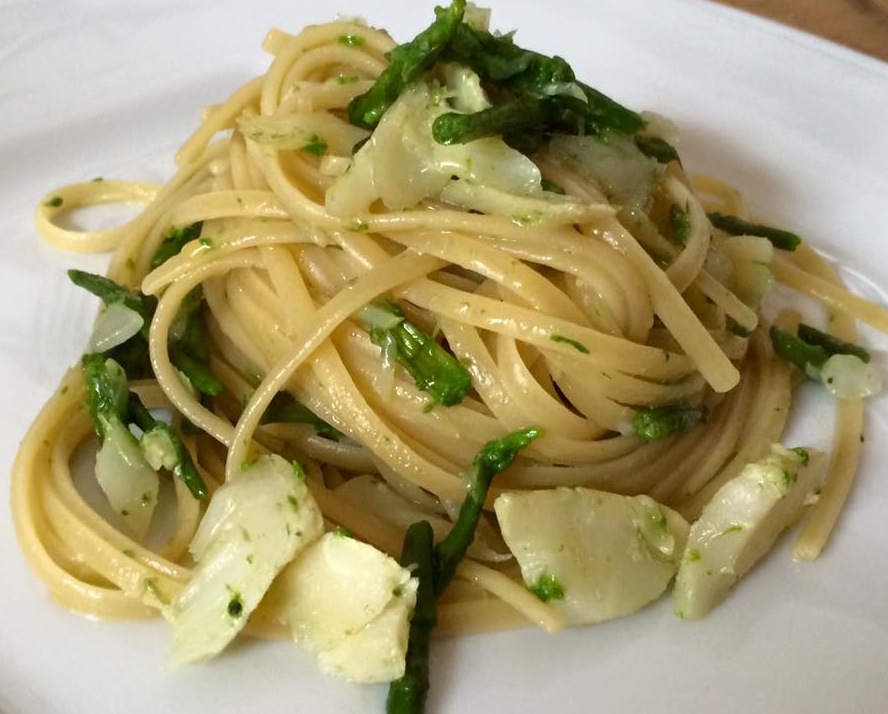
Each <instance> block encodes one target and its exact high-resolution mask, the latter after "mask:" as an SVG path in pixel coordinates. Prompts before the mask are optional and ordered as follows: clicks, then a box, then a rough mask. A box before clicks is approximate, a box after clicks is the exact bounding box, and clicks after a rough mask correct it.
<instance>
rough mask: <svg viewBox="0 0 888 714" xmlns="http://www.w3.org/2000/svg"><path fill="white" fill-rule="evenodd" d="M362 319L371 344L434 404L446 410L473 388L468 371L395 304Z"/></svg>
mask: <svg viewBox="0 0 888 714" xmlns="http://www.w3.org/2000/svg"><path fill="white" fill-rule="evenodd" d="M380 315H381V316H382V318H383V319H380V318H379V316H380ZM361 317H362V320H363V321H364V322H365V324H367V325H368V326H369V328H370V339H371V340H372V341H373V344H375V345H379V346H380V347H382V348H383V350H387V351H388V350H390V351H391V353H392V355H393V356H394V358H395V359H396V360H397V361H398V362H399V363H400V364H401V365H403V366H404V368H405V369H406V370H407V371H408V372H409V373H410V375H411V376H412V377H413V379H414V380H415V381H416V386H417V387H418V388H419V389H421V390H422V391H424V392H428V393H429V394H430V395H431V396H432V398H433V399H434V400H435V402H437V403H438V404H443V405H444V406H448V407H449V406H452V405H454V404H458V403H459V402H461V401H462V400H463V399H465V398H466V396H468V393H469V391H470V390H471V388H472V375H471V374H470V373H469V371H468V370H467V369H466V368H465V367H464V366H463V365H462V364H461V363H460V362H459V360H457V359H456V357H454V356H453V355H452V354H450V353H449V352H448V351H447V350H445V349H444V348H443V347H442V346H441V345H440V344H438V342H437V341H436V340H435V339H434V338H433V337H432V336H431V335H429V334H428V333H426V332H424V331H423V330H421V329H420V328H419V327H417V326H416V325H414V324H413V323H412V322H409V321H408V320H406V319H404V313H403V312H401V310H400V308H398V307H397V306H396V305H395V304H394V303H392V302H388V301H384V302H379V303H374V304H373V305H372V306H370V309H365V310H364V311H363V312H362V313H361Z"/></svg>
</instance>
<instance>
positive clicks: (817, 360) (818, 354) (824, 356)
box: [769, 325, 829, 371]
mask: <svg viewBox="0 0 888 714" xmlns="http://www.w3.org/2000/svg"><path fill="white" fill-rule="evenodd" d="M769 334H770V336H771V345H772V346H773V347H774V352H775V353H776V354H777V356H778V357H782V358H783V359H785V360H786V361H787V362H792V364H794V365H795V366H796V367H798V368H799V369H801V370H803V371H806V370H807V369H808V368H809V367H813V368H814V369H820V368H821V367H822V366H823V363H824V362H826V360H828V359H829V352H827V351H826V350H825V349H824V348H823V347H822V346H820V345H812V344H809V343H807V342H806V341H805V340H803V339H802V338H801V337H798V336H796V335H794V334H792V333H791V332H789V331H788V330H784V329H782V328H780V327H777V326H776V325H772V326H771V329H770V331H769Z"/></svg>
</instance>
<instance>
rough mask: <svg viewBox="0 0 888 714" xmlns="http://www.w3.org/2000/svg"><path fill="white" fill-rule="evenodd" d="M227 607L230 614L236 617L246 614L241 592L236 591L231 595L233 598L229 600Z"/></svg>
mask: <svg viewBox="0 0 888 714" xmlns="http://www.w3.org/2000/svg"><path fill="white" fill-rule="evenodd" d="M226 609H227V611H228V616H229V617H233V618H235V619H237V618H239V617H240V616H241V615H243V614H244V602H243V599H242V598H241V595H240V593H234V594H233V595H232V596H231V599H230V600H229V601H228V607H227V608H226Z"/></svg>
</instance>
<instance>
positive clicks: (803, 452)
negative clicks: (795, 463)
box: [792, 446, 811, 466]
mask: <svg viewBox="0 0 888 714" xmlns="http://www.w3.org/2000/svg"><path fill="white" fill-rule="evenodd" d="M792 451H794V452H795V453H796V454H798V456H799V463H801V465H802V466H807V465H808V462H809V461H810V460H811V455H810V454H809V453H808V450H807V449H804V448H802V447H801V446H797V447H795V448H794V449H792Z"/></svg>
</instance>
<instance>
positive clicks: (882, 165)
mask: <svg viewBox="0 0 888 714" xmlns="http://www.w3.org/2000/svg"><path fill="white" fill-rule="evenodd" d="M300 5H302V4H301V3H298V2H293V0H288V1H287V2H284V1H283V0H280V1H275V0H264V1H256V2H251V3H249V4H247V3H234V2H228V3H221V2H209V1H208V0H179V1H175V2H174V1H173V0H162V1H155V0H150V1H149V0H141V1H139V2H126V3H121V2H113V3H112V2H110V1H109V0H77V1H72V2H67V3H64V4H62V3H52V4H50V3H48V2H31V3H22V2H15V1H13V0H2V1H0V10H2V12H3V17H4V21H3V23H2V26H0V231H2V232H0V236H2V238H0V240H2V245H3V248H2V259H0V294H2V296H3V298H4V299H3V300H2V302H0V344H2V349H0V365H2V370H0V375H2V376H0V380H2V394H3V396H4V405H3V409H2V410H0V420H2V421H0V483H2V492H3V493H8V478H9V477H8V471H9V467H10V464H11V463H12V459H13V456H14V452H15V448H16V445H17V443H18V440H19V439H20V438H21V436H22V435H23V433H24V430H25V429H26V427H27V425H28V423H29V422H30V420H31V419H32V418H33V417H34V415H35V414H36V412H37V410H38V408H39V406H40V405H41V403H42V402H43V400H44V399H45V398H46V397H47V396H48V395H49V394H50V392H51V390H52V389H53V387H54V385H55V384H56V383H57V380H58V379H59V377H60V376H61V374H62V372H63V369H64V368H65V367H66V366H67V365H69V364H71V363H73V362H74V361H75V360H77V359H78V357H79V355H80V352H81V350H82V347H83V345H84V344H85V340H86V338H87V335H88V332H89V329H90V324H91V322H92V319H93V314H94V310H95V307H96V306H95V302H94V301H93V300H91V299H90V298H89V296H86V295H85V294H82V293H81V291H78V290H77V289H75V288H73V287H72V286H71V285H70V284H69V283H68V282H67V280H66V279H65V277H64V270H65V269H66V268H68V267H72V266H78V267H84V268H87V269H92V270H101V269H102V268H103V266H104V259H103V258H97V257H82V256H71V255H62V254H60V253H58V252H56V251H54V250H52V249H49V248H47V247H45V246H43V245H41V244H40V243H39V241H38V239H37V236H36V234H35V232H34V229H33V227H32V218H31V217H32V212H33V207H34V205H35V204H36V202H37V201H38V200H39V198H40V197H41V196H42V195H44V194H45V193H47V192H48V191H50V190H52V188H53V187H55V186H57V185H60V184H62V183H66V182H70V181H75V180H82V179H89V178H92V177H95V176H107V177H112V176H115V177H137V178H144V179H152V180H163V179H165V178H166V177H167V176H168V175H169V174H170V172H171V170H172V162H171V156H172V153H173V150H174V149H175V147H176V146H177V144H178V143H179V142H180V141H181V140H182V139H183V138H184V137H185V136H186V135H187V134H188V133H189V132H190V131H191V129H192V128H193V127H194V125H195V123H196V122H197V120H198V116H199V111H200V108H201V107H202V106H203V105H204V104H208V103H212V102H214V101H218V100H219V99H221V98H224V97H225V96H227V94H228V93H229V92H230V91H231V90H233V89H234V88H235V87H237V86H238V85H239V84H241V83H242V82H244V81H245V80H246V79H248V78H249V77H251V76H252V75H254V74H256V73H258V72H260V71H262V69H263V68H264V66H265V64H266V58H265V57H264V56H263V55H262V53H261V51H260V50H259V43H260V41H261V39H262V37H263V35H264V33H265V31H266V29H267V28H268V27H271V26H275V25H276V26H280V27H283V28H286V29H292V30H296V29H298V28H300V27H301V26H302V25H304V24H307V23H310V22H318V21H323V20H327V19H331V18H332V17H333V16H334V15H335V14H337V13H339V12H342V13H345V14H352V15H354V14H357V15H362V16H364V17H366V18H368V19H370V20H371V21H372V22H373V23H374V24H377V25H385V26H387V27H389V28H390V29H391V31H392V34H393V35H394V36H395V37H396V38H399V39H407V38H409V37H410V36H412V34H414V33H415V32H416V31H417V30H419V29H420V28H422V27H424V26H425V25H426V24H427V22H428V21H429V18H430V17H431V4H430V3H418V2H411V3H407V2H406V0H401V2H398V0H374V1H373V2H369V1H367V0H364V1H363V2H362V1H361V0H332V1H331V2H329V3H314V4H312V5H311V6H309V7H300ZM492 5H493V6H494V16H493V17H494V25H495V27H497V28H501V29H503V30H510V29H513V28H517V29H518V31H519V34H518V40H519V41H520V43H521V44H523V45H525V46H529V47H533V48H536V49H539V50H541V51H544V52H547V53H554V52H557V53H560V54H562V55H564V56H566V57H567V58H568V59H569V60H570V62H571V63H572V64H573V66H574V67H575V68H576V70H577V73H578V75H579V76H580V77H582V78H583V79H585V80H586V81H588V82H589V83H590V84H592V85H594V86H598V87H600V88H601V89H602V90H604V91H605V92H607V93H609V94H611V95H613V96H614V97H615V98H617V99H619V100H621V101H623V102H624V103H626V104H628V105H630V106H633V107H636V108H648V109H653V110H656V111H659V112H661V113H663V114H667V115H669V116H671V117H673V118H674V119H675V120H676V121H677V122H678V124H679V126H680V127H681V129H682V131H683V133H684V137H685V138H684V141H683V143H682V145H681V148H682V155H683V157H684V160H685V163H686V164H687V165H688V166H689V167H691V168H692V169H693V170H700V171H707V172H710V173H713V174H716V175H718V176H721V177H723V178H726V179H728V180H730V181H732V182H734V183H735V184H736V185H738V186H739V187H740V188H742V189H743V190H744V191H745V192H746V193H747V195H748V196H749V198H750V200H751V202H752V204H753V207H754V208H755V210H756V211H757V212H759V213H761V214H764V215H767V216H769V217H770V218H771V219H772V220H773V221H774V222H777V223H780V224H783V225H786V226H787V227H791V228H794V229H796V230H798V231H800V232H802V233H803V234H805V235H806V236H807V237H808V239H809V240H810V241H811V242H813V243H816V244H817V245H820V246H822V247H823V248H824V249H825V250H827V251H828V252H829V253H830V254H832V255H833V256H835V257H836V258H837V259H839V260H840V261H841V262H842V264H844V265H847V266H851V267H853V271H854V274H853V275H852V277H854V278H855V279H856V280H857V283H856V284H857V285H858V286H859V287H860V289H863V290H867V291H871V292H870V293H869V294H871V295H872V296H874V297H877V298H878V297H879V295H880V294H881V293H880V291H879V290H878V288H877V287H876V286H879V285H883V286H888V248H886V241H888V230H886V227H885V226H886V222H885V219H884V212H885V201H886V199H888V178H886V176H888V172H886V168H888V131H886V130H885V124H884V122H885V119H886V117H888V65H884V64H881V63H879V62H876V61H874V60H870V59H868V58H865V57H862V56H860V55H857V54H854V53H851V52H848V51H846V50H843V49H840V48H838V47H835V46H833V45H830V44H827V43H824V42H821V41H818V40H815V39H812V38H810V37H807V36H804V35H801V34H798V33H795V32H792V31H789V30H786V29H783V28H780V27H777V26H775V25H772V24H770V23H767V22H763V21H759V20H755V19H752V18H750V17H747V16H744V15H742V14H739V13H736V12H733V11H729V10H725V9H724V8H722V7H717V6H714V5H710V4H708V3H706V2H703V1H702V0H684V1H682V0H668V1H667V0H661V1H660V2H657V3H651V2H644V1H643V0H633V1H627V0H597V1H596V2H588V0H546V2H532V1H531V0H511V1H510V2H506V1H505V0H497V1H496V2H493V3H492ZM849 274H850V273H849ZM869 416H870V419H869V422H868V426H867V444H866V451H865V457H864V463H863V467H862V469H861V472H860V477H859V486H858V488H857V489H856V491H855V492H854V494H853V497H852V499H851V503H850V508H849V510H848V511H847V513H846V514H845V516H844V517H843V520H842V523H841V527H840V529H839V532H838V534H837V535H836V537H835V538H834V539H833V541H832V543H831V544H830V547H829V548H828V550H827V552H826V553H825V555H824V556H823V557H822V558H821V559H820V560H819V561H817V562H815V563H812V564H805V565H801V564H795V563H793V562H791V560H790V559H789V557H788V552H787V545H788V543H786V542H785V543H784V544H783V546H782V548H781V549H780V550H778V552H776V553H774V554H773V557H771V558H769V559H768V560H767V562H766V563H764V564H763V565H762V566H761V567H760V568H758V569H757V570H756V571H755V572H754V574H752V575H751V576H750V577H749V578H748V580H746V581H744V582H743V583H742V584H741V585H740V586H739V587H738V588H737V590H736V592H735V594H734V595H733V596H732V597H731V598H730V599H729V601H728V602H727V603H726V604H725V605H724V606H723V607H721V608H719V609H718V610H717V611H716V612H715V613H713V614H712V616H711V617H709V618H708V619H707V620H704V621H702V622H699V623H693V624H692V623H686V622H681V621H679V620H677V619H676V618H675V617H674V616H673V615H672V614H671V608H670V606H669V603H668V602H667V601H663V602H661V603H658V604H657V605H655V606H654V607H651V608H649V609H647V610H645V611H644V612H642V613H640V614H638V615H636V616H633V617H629V618H625V619H623V620H619V621H615V622H611V623H607V624H604V625H600V626H597V627H589V628H584V629H578V630H574V631H571V632H566V633H563V634H560V635H558V636H554V637H553V636H548V635H545V634H543V633H541V632H535V631H532V630H525V631H519V632H509V633H503V634H495V635H484V636H476V637H471V638H466V639H462V640H459V641H445V642H436V643H435V648H434V649H435V651H434V658H433V688H432V694H431V698H430V703H429V711H430V712H439V713H442V714H443V713H444V712H448V713H450V714H453V713H456V712H470V711H471V712H476V711H477V712H484V711H489V712H494V711H496V712H506V711H508V712H540V711H547V712H549V711H551V712H558V713H559V714H564V713H567V712H586V711H599V712H643V711H656V712H658V714H668V713H672V712H687V711H718V712H720V713H721V714H726V713H728V712H749V711H760V712H808V713H812V712H836V711H853V712H876V711H884V710H885V707H886V702H888V677H886V676H885V672H884V669H885V665H886V663H888V574H886V564H888V530H886V525H885V524H886V518H885V513H886V508H888V485H886V483H885V480H884V476H885V474H884V467H885V464H886V463H888V446H886V443H888V439H886V438H885V437H886V435H888V404H886V401H885V398H879V399H876V400H873V401H872V403H871V405H870V410H869ZM804 428H805V429H810V430H811V433H812V435H813V436H817V435H818V434H820V433H821V432H822V431H823V429H822V428H821V427H820V425H819V424H818V423H817V421H816V420H809V423H808V424H807V425H806V426H805V427H804ZM813 436H812V438H813ZM0 566H2V570H0V572H2V576H0V582H2V600H0V603H2V610H0V612H2V615H0V711H3V712H6V714H23V713H25V712H27V713H28V714H50V713H56V712H94V713H96V714H101V713H102V712H119V711H125V712H127V714H138V713H142V712H144V713H146V714H147V713H148V712H151V713H152V714H153V713H155V712H158V711H162V712H163V711H165V712H191V713H194V714H201V713H203V712H213V713H214V714H219V713H221V712H244V711H263V712H266V713H268V714H272V713H275V712H292V711H306V712H318V713H321V714H323V713H328V712H381V711H383V702H384V698H385V689H384V688H383V687H364V688H361V687H355V686H350V685H346V684H343V683H340V682H337V681H334V680H332V679H328V678H325V677H322V676H320V675H319V674H318V673H317V672H316V669H315V666H314V663H313V661H312V658H311V657H308V656H306V655H304V654H301V653H300V652H299V651H297V649H296V648H294V647H292V646H290V645H287V644H283V643H266V642H245V643H242V644H240V645H238V646H237V647H234V648H232V650H231V651H230V652H227V653H226V654H225V656H223V657H221V658H219V659H218V660H217V661H216V662H214V663H212V664H209V665H206V666H202V667H193V668H188V669H184V670H181V671H176V672H167V671H165V670H164V666H163V663H164V661H165V658H166V656H167V653H168V648H169V639H168V633H167V631H166V628H165V626H164V624H163V623H161V622H156V623H147V624H146V623H141V624H139V623H137V624H133V623H97V622H91V621H87V620H85V619H82V618H79V617H76V616H73V615H70V614H68V613H66V612H63V611H61V610H59V609H57V608H56V607H54V606H53V605H52V603H51V602H50V601H49V599H48V597H47V595H46V593H45V591H44V589H43V587H42V586H41V585H40V583H38V582H37V580H36V579H35V578H34V576H33V575H32V574H31V573H30V572H29V571H28V570H27V568H26V566H25V563H24V561H23V559H22V557H21V556H20V554H19V553H18V550H17V548H16V546H15V543H14V536H13V532H12V527H11V524H10V522H9V518H8V513H7V514H6V516H3V517H0Z"/></svg>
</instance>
